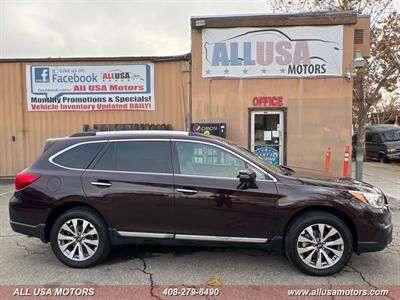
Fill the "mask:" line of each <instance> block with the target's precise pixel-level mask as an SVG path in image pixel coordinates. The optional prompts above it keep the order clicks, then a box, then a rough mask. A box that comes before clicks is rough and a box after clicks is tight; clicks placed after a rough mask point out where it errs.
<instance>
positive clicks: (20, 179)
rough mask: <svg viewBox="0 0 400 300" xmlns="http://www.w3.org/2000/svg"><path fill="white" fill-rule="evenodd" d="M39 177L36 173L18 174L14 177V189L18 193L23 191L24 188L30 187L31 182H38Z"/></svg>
mask: <svg viewBox="0 0 400 300" xmlns="http://www.w3.org/2000/svg"><path fill="white" fill-rule="evenodd" d="M39 177H40V175H39V174H36V173H24V172H22V173H19V174H17V176H15V189H16V190H17V191H18V190H20V189H23V188H24V187H26V186H28V185H30V184H31V183H32V182H34V181H36V180H38V179H39Z"/></svg>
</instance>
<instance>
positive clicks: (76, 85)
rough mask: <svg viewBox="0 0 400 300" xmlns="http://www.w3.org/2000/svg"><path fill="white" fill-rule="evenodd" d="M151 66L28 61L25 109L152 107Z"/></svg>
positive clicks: (73, 109) (84, 109)
mask: <svg viewBox="0 0 400 300" xmlns="http://www.w3.org/2000/svg"><path fill="white" fill-rule="evenodd" d="M153 70H154V66H153V64H130V65H27V66H26V87H27V101H28V110H29V111H91V110H155V99H154V71H153Z"/></svg>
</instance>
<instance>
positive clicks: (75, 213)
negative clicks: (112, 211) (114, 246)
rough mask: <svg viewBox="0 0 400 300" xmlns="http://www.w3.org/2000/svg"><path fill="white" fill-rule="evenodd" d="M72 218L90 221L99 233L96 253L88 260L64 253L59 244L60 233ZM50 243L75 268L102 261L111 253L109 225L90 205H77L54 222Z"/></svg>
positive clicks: (61, 258)
mask: <svg viewBox="0 0 400 300" xmlns="http://www.w3.org/2000/svg"><path fill="white" fill-rule="evenodd" d="M72 219H82V220H86V221H88V222H90V223H91V224H92V225H93V227H94V228H95V229H96V231H97V233H98V246H97V249H96V250H95V252H94V254H93V255H92V256H91V257H89V258H87V259H86V260H82V261H77V260H73V259H70V258H68V257H67V256H66V255H64V254H63V252H62V251H61V249H60V248H59V245H58V233H59V230H60V228H61V226H63V225H64V224H65V222H68V221H69V220H72ZM50 244H51V248H52V250H53V252H54V254H55V256H56V257H57V258H58V259H59V260H60V261H61V262H62V263H64V264H65V265H67V266H70V267H73V268H87V267H91V266H94V265H96V264H99V263H101V262H102V261H103V260H104V259H105V258H106V257H107V256H108V254H109V253H110V248H111V246H110V241H109V236H108V231H107V227H106V225H105V224H104V222H103V219H102V218H101V217H100V216H99V214H98V213H97V212H96V211H95V210H93V209H91V208H88V207H75V208H73V209H70V210H68V211H66V212H65V213H63V214H62V215H61V216H60V217H59V218H58V219H57V220H56V221H55V223H54V224H53V226H52V228H51V232H50Z"/></svg>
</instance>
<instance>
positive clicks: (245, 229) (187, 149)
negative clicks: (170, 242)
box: [172, 140, 277, 242]
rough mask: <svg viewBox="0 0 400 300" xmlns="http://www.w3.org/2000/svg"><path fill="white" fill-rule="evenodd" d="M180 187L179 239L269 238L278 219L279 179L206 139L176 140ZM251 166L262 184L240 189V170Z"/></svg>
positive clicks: (177, 186) (176, 182)
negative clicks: (266, 174)
mask: <svg viewBox="0 0 400 300" xmlns="http://www.w3.org/2000/svg"><path fill="white" fill-rule="evenodd" d="M172 147H173V156H174V186H175V199H176V202H175V203H176V204H175V208H176V238H177V239H200V240H213V241H219V240H220V241H232V240H233V241H235V238H236V239H237V241H241V239H240V238H249V239H247V240H248V241H249V242H253V241H254V242H263V241H265V239H266V238H268V237H269V236H270V234H271V231H272V228H273V224H274V222H275V220H274V218H275V209H274V208H275V205H276V201H277V189H276V185H275V183H274V181H273V180H271V179H267V178H266V177H265V174H264V173H263V172H262V171H261V170H260V169H258V168H257V167H255V166H254V165H252V164H250V163H249V161H247V160H245V159H243V158H241V157H240V156H239V155H237V154H235V152H232V151H231V150H228V149H226V148H224V147H221V146H219V145H213V144H211V143H207V142H201V141H184V140H180V141H179V140H176V141H173V143H172ZM246 168H251V169H253V170H254V171H256V174H257V181H256V183H257V186H258V188H254V189H247V190H243V189H240V188H239V179H238V178H237V175H238V174H239V170H241V169H246Z"/></svg>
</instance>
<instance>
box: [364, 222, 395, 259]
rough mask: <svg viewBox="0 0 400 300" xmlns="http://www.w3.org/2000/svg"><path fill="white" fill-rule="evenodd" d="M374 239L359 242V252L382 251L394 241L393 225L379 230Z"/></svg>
mask: <svg viewBox="0 0 400 300" xmlns="http://www.w3.org/2000/svg"><path fill="white" fill-rule="evenodd" d="M378 231H379V232H378V233H377V234H376V235H375V236H374V238H375V240H373V241H363V242H360V241H359V242H358V243H357V253H363V252H375V251H381V250H383V249H385V248H386V246H387V245H389V244H390V243H391V242H392V233H393V225H392V224H389V225H387V226H386V227H383V228H381V229H380V230H378Z"/></svg>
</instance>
